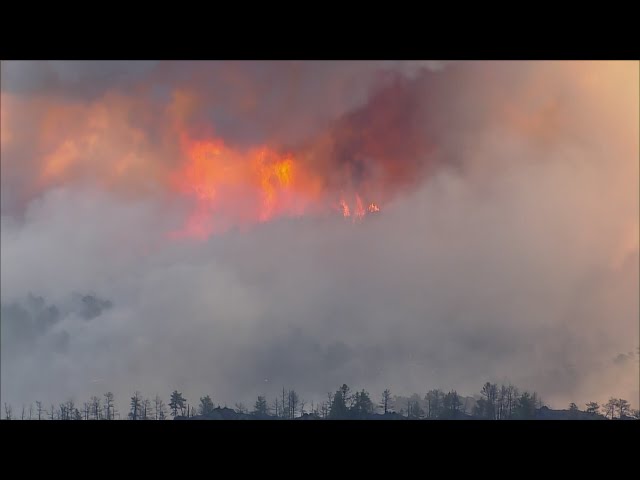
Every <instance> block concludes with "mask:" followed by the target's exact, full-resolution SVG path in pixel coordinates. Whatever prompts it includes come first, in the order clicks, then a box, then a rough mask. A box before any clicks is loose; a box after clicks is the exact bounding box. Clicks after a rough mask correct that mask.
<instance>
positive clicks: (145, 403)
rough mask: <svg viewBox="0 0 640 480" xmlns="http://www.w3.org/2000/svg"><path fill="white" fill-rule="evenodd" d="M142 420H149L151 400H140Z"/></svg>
mask: <svg viewBox="0 0 640 480" xmlns="http://www.w3.org/2000/svg"><path fill="white" fill-rule="evenodd" d="M142 420H151V400H149V399H148V398H145V399H144V400H142Z"/></svg>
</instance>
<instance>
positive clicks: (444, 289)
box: [0, 62, 640, 408]
mask: <svg viewBox="0 0 640 480" xmlns="http://www.w3.org/2000/svg"><path fill="white" fill-rule="evenodd" d="M223 67H224V68H223ZM77 68H78V66H77V65H54V66H53V67H52V66H43V65H35V66H34V65H27V66H25V65H20V66H18V65H16V64H13V63H3V68H2V80H3V82H2V88H3V95H20V96H23V97H24V96H26V97H29V96H34V97H37V96H38V95H45V94H46V95H57V96H61V97H64V96H65V95H68V96H69V97H70V98H72V100H69V101H73V102H82V101H85V100H86V99H87V98H96V96H97V97H99V96H100V95H101V94H102V93H103V92H104V91H106V90H113V89H116V90H117V89H136V88H141V87H140V85H146V83H150V82H153V81H157V80H158V78H160V79H162V80H163V81H164V82H165V84H168V85H170V84H171V83H172V82H174V83H175V84H176V85H178V84H180V85H183V84H188V83H189V82H191V83H192V84H197V85H202V84H203V83H207V81H208V79H217V81H218V82H219V83H218V87H216V88H217V89H216V88H214V87H212V89H211V95H212V97H219V96H223V97H224V96H225V95H224V91H223V92H221V91H220V89H222V88H223V87H224V85H226V84H227V83H225V82H231V80H230V79H235V80H237V81H238V82H239V83H237V84H234V85H236V86H235V87H234V88H235V89H237V91H240V90H243V89H246V92H245V91H244V90H243V91H242V92H240V93H237V92H236V93H237V95H238V97H242V98H246V95H248V93H247V92H250V93H251V99H252V100H251V101H253V102H256V104H257V105H258V106H257V107H255V108H254V109H251V113H250V114H249V113H247V114H246V115H247V117H246V118H245V117H244V116H243V115H244V113H243V109H242V107H241V106H238V105H236V104H235V103H234V102H237V103H242V102H241V101H240V100H239V99H235V100H234V99H233V98H232V97H233V93H234V92H235V90H234V91H230V94H229V95H228V96H227V97H228V99H227V101H228V105H225V104H224V102H223V104H222V106H221V107H220V109H219V110H216V109H214V110H215V115H214V118H213V119H212V122H213V123H214V125H216V127H217V132H218V133H220V134H226V135H228V136H229V137H231V138H232V140H230V141H236V142H239V143H246V142H253V141H256V142H258V141H264V140H266V139H277V141H278V142H280V143H282V144H290V145H304V144H305V142H311V143H313V142H314V139H316V138H320V137H322V136H323V135H327V133H326V132H335V131H336V130H335V129H336V128H338V127H336V125H338V126H340V125H348V127H349V129H352V130H355V131H357V130H358V126H359V125H373V124H375V125H374V127H372V128H373V131H374V132H376V133H377V134H379V135H380V136H382V135H384V133H385V132H387V131H388V132H387V133H388V134H389V135H392V137H391V138H392V140H388V139H387V140H385V141H382V140H380V143H378V142H374V143H373V144H370V143H368V144H367V145H375V147H371V148H370V149H369V150H367V149H368V148H369V147H361V146H360V144H359V143H358V142H360V141H361V140H358V141H356V142H355V143H354V142H353V141H352V139H354V138H356V139H360V138H362V137H358V136H357V135H355V136H354V135H351V136H349V135H347V136H340V137H339V139H338V140H336V143H335V145H338V146H340V147H341V148H340V150H339V151H340V152H341V153H342V154H344V155H346V156H347V157H348V158H353V157H354V156H356V155H357V154H358V152H360V151H362V149H363V148H364V149H365V150H366V152H365V153H369V154H371V155H375V154H376V153H379V152H380V151H382V152H383V153H384V156H385V161H386V157H387V156H388V154H389V148H391V146H393V147H394V148H395V147H397V148H398V149H399V148H400V146H401V145H402V143H403V139H404V138H406V145H405V146H406V148H405V149H404V150H402V149H399V150H398V155H399V157H401V158H400V160H402V161H405V163H404V165H411V163H410V162H409V159H412V160H413V161H415V163H416V165H420V167H421V169H420V170H419V171H418V169H417V168H416V169H415V171H416V176H415V181H414V180H413V177H411V172H409V171H405V170H403V171H402V172H401V173H402V175H401V176H398V177H396V178H394V179H391V180H390V182H391V181H396V183H397V184H398V185H400V188H399V189H396V190H394V192H395V194H394V195H393V196H390V198H389V199H388V201H387V203H386V204H384V205H383V208H382V211H381V212H380V214H379V215H375V216H371V217H369V218H367V221H365V222H363V223H359V224H354V223H352V222H349V221H345V220H344V219H342V218H340V217H336V218H325V217H313V216H311V217H304V218H301V219H287V218H282V219H279V220H274V221H272V222H269V223H265V224H260V225H257V226H254V227H253V228H251V229H250V230H249V231H242V232H241V231H231V232H229V233H226V234H224V235H219V236H213V237H211V238H210V239H209V240H208V241H206V242H202V243H198V242H188V241H185V242H168V241H165V238H166V232H167V231H168V230H169V229H171V228H172V227H173V226H175V225H176V223H177V222H178V219H179V218H180V215H181V214H182V211H181V209H180V206H179V205H178V204H177V203H178V202H176V204H175V205H174V204H173V203H172V202H171V201H170V200H168V199H167V196H166V195H160V194H155V193H154V194H149V195H146V196H137V197H131V196H126V195H121V194H119V192H115V191H109V190H105V189H101V188H98V187H96V186H95V185H94V184H92V183H89V182H75V181H74V182H71V181H69V182H68V183H66V184H64V183H63V184H57V185H55V186H53V187H51V188H46V189H44V190H42V191H38V192H37V194H33V195H31V194H30V195H22V194H21V193H20V192H17V190H16V189H15V188H13V187H11V186H10V185H9V184H8V182H9V180H8V179H9V178H11V179H12V180H15V181H18V180H20V179H25V178H28V177H29V175H30V173H33V172H32V171H31V170H32V169H33V167H32V166H34V165H37V164H38V162H37V161H36V160H35V157H33V156H37V154H38V153H37V152H34V151H33V148H32V146H31V145H29V144H27V143H20V142H18V140H20V141H22V140H24V139H28V138H30V137H31V136H32V137H34V138H35V137H37V136H38V134H39V133H38V131H37V127H36V126H27V125H24V124H22V123H20V122H13V123H12V122H11V121H9V126H8V127H7V129H8V130H7V131H8V132H10V133H11V141H7V143H6V144H5V143H4V142H3V144H2V157H3V158H2V169H3V170H2V174H3V175H2V189H3V190H5V188H7V192H10V193H7V192H3V195H2V224H1V228H2V231H1V241H2V244H1V247H2V248H1V251H0V253H1V255H0V260H1V272H0V273H1V281H2V284H1V285H2V290H1V301H2V311H1V315H2V317H1V322H2V324H1V325H2V346H1V347H2V352H1V353H2V365H1V368H2V372H1V373H2V378H1V382H2V385H1V387H2V401H3V402H10V403H13V404H14V405H20V404H22V403H27V404H28V403H30V402H33V401H35V400H42V401H43V402H45V404H47V403H49V402H59V401H65V400H67V399H69V398H73V399H75V401H76V402H82V401H86V400H87V399H88V397H89V396H91V395H101V394H102V393H105V392H106V391H108V390H111V391H113V392H114V393H115V394H116V399H117V400H118V401H119V404H120V405H121V408H124V406H125V404H126V399H127V397H128V396H130V395H131V393H132V392H133V391H134V390H140V391H141V392H143V394H145V395H147V396H153V395H155V394H156V393H159V394H161V395H162V396H163V397H165V400H166V399H167V398H168V395H169V393H170V392H171V391H172V390H173V389H178V390H181V391H183V393H184V394H185V396H186V397H187V398H188V399H189V400H190V401H191V402H192V403H194V404H195V403H196V402H197V397H199V396H202V395H205V394H211V395H212V396H213V398H214V401H215V402H216V403H221V404H224V403H225V402H226V403H229V404H230V405H231V404H233V403H235V402H236V401H243V402H245V403H247V404H249V403H250V402H251V401H252V399H253V398H254V397H255V396H256V395H258V394H262V393H266V394H267V395H268V396H273V395H274V394H276V392H277V391H278V390H280V389H281V388H282V387H283V386H284V387H287V388H295V389H296V390H297V391H298V392H299V393H300V394H301V395H302V397H304V398H305V399H307V400H322V399H324V398H325V396H326V392H327V391H330V390H335V389H336V388H337V387H338V386H339V385H341V384H342V383H347V384H349V385H350V386H352V387H355V388H366V389H368V390H369V391H371V392H373V393H374V394H375V395H376V396H377V395H378V394H379V392H381V391H382V390H383V389H384V388H387V387H389V388H391V389H392V391H394V392H395V393H397V394H409V393H413V392H418V393H425V392H426V391H427V390H428V389H431V388H443V389H451V388H455V389H457V390H458V391H459V392H461V393H464V394H471V393H474V392H476V391H478V390H479V389H480V387H481V385H482V383H484V382H485V381H497V382H500V381H511V382H513V383H515V384H516V385H519V386H521V387H522V388H528V389H532V390H536V391H537V392H539V393H540V394H541V395H542V398H543V399H544V400H545V401H547V402H549V403H550V404H551V405H553V406H558V407H565V406H566V405H567V404H568V403H569V402H571V401H574V402H576V403H578V404H579V405H580V406H582V404H583V403H585V402H587V401H591V400H596V401H606V400H607V399H608V398H609V397H610V396H616V397H621V398H627V399H628V400H629V401H631V403H632V405H633V406H634V407H635V408H637V406H638V396H639V385H638V382H639V380H638V379H639V375H640V373H639V358H638V352H639V349H638V347H639V335H640V334H639V328H638V318H639V300H638V289H639V282H638V273H639V272H638V263H639V253H638V252H639V250H638V217H639V198H638V195H639V194H638V191H639V180H638V154H639V150H638V149H639V147H638V128H639V126H638V107H637V105H638V88H637V87H638V68H637V64H625V63H615V62H614V63H602V62H601V63H536V62H533V63H489V62H487V63H483V62H476V63H454V64H451V65H446V64H444V65H441V64H433V63H427V64H425V65H422V64H400V63H398V64H396V63H388V64H387V63H381V64H376V63H370V62H366V63H365V62H363V63H362V64H359V63H348V62H335V63H318V64H313V63H311V64H307V63H292V64H288V63H287V64H284V65H280V64H268V63H262V64H260V63H258V64H235V65H232V68H231V67H229V66H228V65H226V66H225V65H213V66H211V65H209V66H208V65H206V64H186V65H183V66H182V67H181V68H178V66H176V65H172V64H164V63H159V64H155V63H154V64H145V65H139V66H133V65H130V64H126V63H125V64H124V65H123V64H120V65H113V66H111V67H110V68H109V69H106V70H103V67H102V66H101V65H92V66H85V67H83V68H81V69H78V70H75V69H77ZM240 71H242V74H240V73H238V72H240ZM25 72H26V73H25ZM38 72H40V73H38ZM74 72H75V73H74ZM230 72H231V73H230ZM296 72H297V73H296ZM390 72H392V74H393V77H394V78H396V79H397V78H402V79H403V80H402V82H406V83H405V85H406V88H405V87H403V89H402V91H401V92H398V95H399V100H398V102H403V103H401V105H400V107H398V105H396V104H394V98H393V89H391V90H389V89H388V88H389V87H388V86H389V82H387V80H385V79H386V76H387V75H389V74H390ZM25 75H26V76H27V77H28V78H30V79H31V81H30V83H28V84H27V83H25V82H23V81H22V80H21V78H22V76H25ZM398 76H399V77H398ZM246 78H249V79H251V81H249V80H247V81H246V83H242V82H241V81H240V80H239V79H246ZM279 78H286V79H287V81H288V82H289V83H288V85H289V86H290V85H291V82H293V80H291V78H295V79H296V80H295V82H293V83H295V84H296V86H297V87H296V89H295V90H292V91H293V92H294V93H292V94H291V95H290V96H289V97H288V98H287V101H286V102H285V103H282V102H283V97H282V95H284V96H285V97H286V95H285V93H286V92H285V91H284V90H282V91H278V90H277V88H279V87H274V89H276V90H274V91H275V93H273V94H272V95H270V94H269V92H268V91H267V90H265V91H264V92H263V91H262V90H260V88H265V89H266V87H260V86H259V85H265V84H266V85H276V84H277V83H278V82H277V80H278V79H279ZM393 81H394V82H395V81H396V80H393ZM252 82H253V83H252ZM265 82H266V83H265ZM332 82H333V83H332ZM232 83H233V82H232ZM335 84H340V88H338V87H336V86H335ZM20 85H22V87H20V88H18V86H20ZM84 85H86V87H85V89H84V90H83V88H82V86H84ZM256 85H258V86H256ZM358 85H361V86H362V88H359V89H358V88H356V86H358ZM376 85H382V86H380V87H379V89H377V87H376ZM27 87H28V88H27ZM384 88H387V90H386V91H387V92H388V93H387V95H391V97H389V98H386V97H383V98H384V101H382V102H383V107H381V108H380V109H377V108H375V107H371V105H373V104H374V100H373V99H375V98H377V99H378V100H376V101H378V102H381V100H379V99H380V96H379V95H378V96H376V93H375V92H379V91H381V90H380V89H384ZM160 90H161V89H160ZM72 91H73V92H75V93H74V94H72V93H71V92H72ZM161 93H162V92H161V91H160V93H158V95H160V94H161ZM74 95H75V96H74ZM229 98H230V99H229ZM384 102H388V103H384ZM368 107H371V110H372V111H371V115H375V114H376V113H380V112H383V113H384V112H387V113H388V112H389V110H391V111H392V113H393V115H394V116H393V117H392V118H395V119H396V120H394V121H389V119H388V118H387V119H385V120H380V123H375V120H372V119H371V118H362V113H361V112H365V113H366V112H367V111H368V110H367V108H368ZM247 108H248V107H247ZM398 108H405V109H407V110H408V111H410V112H411V116H407V117H403V116H402V115H401V113H402V112H396V109H398ZM3 109H5V107H3ZM308 111H309V112H314V115H311V114H309V115H307V112H308ZM225 112H226V113H225ZM358 112H360V113H358ZM11 114H12V112H11V111H8V109H5V111H3V118H9V119H11ZM225 115H226V117H225ZM249 117H250V119H249ZM396 117H397V118H396ZM310 118H313V119H314V120H313V121H311V120H309V119H310ZM296 119H300V120H299V122H296V121H295V120H296ZM372 122H373V123H372ZM18 128H20V129H29V128H30V129H31V130H28V131H19V132H18V131H17V129H18ZM394 128H397V129H398V130H397V131H392V130H393V129H394ZM329 135H332V136H333V137H332V138H338V137H336V134H335V133H330V134H329ZM345 135H346V134H345ZM403 135H405V137H403ZM16 139H18V140H16ZM423 140H424V144H423ZM367 141H368V142H371V139H368V140H367ZM16 142H18V143H17V144H16ZM300 148H302V147H300ZM376 148H377V149H376ZM353 149H355V150H357V152H354V151H353ZM332 151H334V152H335V151H336V150H335V149H334V150H332ZM27 152H28V154H27ZM414 156H417V158H414ZM26 157H28V158H30V161H27V162H25V163H21V164H17V162H18V160H17V159H22V158H26ZM32 157H33V158H32ZM14 159H16V160H14ZM163 161H164V160H163ZM340 161H341V160H340V159H336V158H332V159H328V160H327V162H328V163H332V162H340ZM12 162H15V163H12ZM407 162H409V163H407ZM30 169H31V170H30ZM418 174H419V175H418ZM407 176H409V177H410V178H409V180H411V181H408V180H407V178H408V177H407ZM398 179H400V180H402V181H399V180H398ZM378 180H379V182H380V183H381V184H382V183H384V178H381V179H378ZM20 181H21V180H20ZM25 181H26V180H25Z"/></svg>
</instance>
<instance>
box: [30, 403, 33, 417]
mask: <svg viewBox="0 0 640 480" xmlns="http://www.w3.org/2000/svg"><path fill="white" fill-rule="evenodd" d="M32 416H33V403H30V404H29V420H31V417H32Z"/></svg>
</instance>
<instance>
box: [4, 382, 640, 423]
mask: <svg viewBox="0 0 640 480" xmlns="http://www.w3.org/2000/svg"><path fill="white" fill-rule="evenodd" d="M168 400H169V402H168V403H167V404H165V402H164V401H163V400H162V398H161V397H160V396H159V395H156V396H155V397H154V398H153V399H151V398H145V397H143V395H142V394H141V393H140V392H139V391H135V392H134V393H133V395H132V396H131V397H130V398H129V405H128V409H127V411H125V412H123V413H122V414H121V412H120V411H119V410H118V408H117V406H116V402H115V396H114V394H113V393H111V392H107V393H105V394H104V395H102V396H92V397H91V398H90V399H89V401H87V402H83V403H82V405H80V404H76V403H75V402H74V401H73V400H69V401H67V402H63V403H60V404H58V405H50V406H44V405H43V404H42V402H40V401H36V402H35V406H34V405H33V404H31V405H29V407H28V408H25V406H24V405H23V406H22V410H21V413H20V414H14V412H13V409H12V407H11V406H10V405H8V404H7V403H5V404H4V419H5V420H17V419H19V420H122V419H128V420H167V419H169V418H173V419H187V418H193V417H203V418H207V417H212V416H214V415H215V414H216V412H220V411H222V410H225V411H227V412H229V411H230V412H232V413H233V414H234V415H236V417H231V418H247V419H250V418H254V419H285V420H293V419H296V418H309V419H327V420H346V419H370V418H373V417H376V416H378V417H380V416H382V417H385V418H386V417H389V418H397V419H401V418H408V419H413V420H419V419H427V420H449V419H452V420H455V419H462V418H467V419H486V420H527V419H535V418H537V417H536V415H537V412H540V411H541V410H543V409H544V408H547V409H548V407H546V406H545V405H544V404H543V402H542V399H541V398H540V396H539V395H538V394H537V393H536V392H529V391H526V390H524V391H520V389H518V388H517V387H515V386H513V385H511V384H509V385H504V384H503V385H498V384H495V383H491V382H486V383H485V384H484V385H483V386H482V388H481V390H480V393H479V395H477V396H475V397H474V401H473V406H472V407H468V406H467V400H468V398H463V397H461V396H460V395H459V394H458V392H456V391H455V390H450V391H448V392H444V391H443V390H440V389H433V390H429V391H428V392H427V393H426V395H424V397H421V396H419V395H413V396H412V397H410V398H409V399H406V400H404V401H403V400H400V399H399V397H394V396H393V395H392V394H391V391H390V390H389V389H386V390H384V391H383V392H382V394H381V396H380V400H379V401H378V402H374V400H372V398H371V395H370V394H369V392H367V391H366V390H364V389H362V390H359V391H358V390H355V391H352V390H351V388H350V387H349V386H347V385H346V384H343V385H342V386H341V387H340V388H338V389H337V390H336V391H335V392H329V393H328V394H327V397H326V400H324V401H322V402H317V403H314V402H313V401H312V402H309V403H307V402H305V401H304V399H302V398H301V397H300V395H299V394H298V393H297V392H296V391H295V390H286V389H285V388H283V389H282V392H281V393H279V394H278V395H277V396H275V398H273V400H272V401H271V402H269V401H267V398H266V396H265V395H258V397H257V399H256V401H255V404H254V405H253V408H252V409H249V408H247V407H246V406H245V405H244V404H242V403H236V404H235V406H234V408H233V409H230V408H229V407H227V406H226V405H225V406H224V407H221V406H220V405H217V406H216V405H215V404H214V402H213V399H212V398H211V396H210V395H205V396H204V397H200V399H199V401H198V403H197V406H195V407H194V406H193V405H192V404H190V403H189V402H188V401H187V399H186V398H185V397H184V395H183V394H182V393H181V392H179V391H177V390H174V391H173V392H172V393H171V395H170V397H169V399H168ZM563 412H566V418H567V419H584V418H606V419H611V420H614V419H631V418H635V419H640V411H638V410H632V409H631V405H630V403H629V402H628V401H627V400H624V399H620V398H610V399H609V401H608V402H607V403H605V404H604V405H599V404H598V403H597V402H588V403H586V404H585V409H584V410H580V409H579V407H578V405H576V404H575V403H571V404H570V405H569V407H568V409H567V410H564V411H563ZM585 415H586V417H585Z"/></svg>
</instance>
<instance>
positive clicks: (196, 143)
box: [170, 136, 380, 240]
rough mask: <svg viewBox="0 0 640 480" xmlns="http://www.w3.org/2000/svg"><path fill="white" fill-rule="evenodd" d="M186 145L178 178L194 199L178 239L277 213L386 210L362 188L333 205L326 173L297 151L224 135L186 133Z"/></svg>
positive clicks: (179, 187) (357, 215)
mask: <svg viewBox="0 0 640 480" xmlns="http://www.w3.org/2000/svg"><path fill="white" fill-rule="evenodd" d="M182 150H183V152H184V156H185V160H184V162H183V165H182V167H181V168H180V169H179V170H178V171H176V172H175V173H174V175H173V182H172V183H173V187H174V189H175V190H176V192H177V193H179V194H181V195H184V196H185V197H187V198H188V199H189V201H190V202H191V204H192V209H191V211H190V213H189V214H188V217H187V219H186V221H185V223H184V225H183V226H182V228H181V229H179V230H177V231H174V232H171V234H170V237H171V238H174V239H176V238H191V239H199V240H204V239H206V238H208V237H210V236H211V235H215V234H220V233H224V232H225V231H227V230H229V229H231V228H248V227H250V226H252V225H255V224H259V223H263V222H268V221H270V220H273V219H276V218H283V217H291V218H295V217H301V216H304V215H322V214H324V215H326V214H331V213H332V212H335V211H337V212H339V213H341V214H342V216H343V217H345V218H351V219H352V220H353V221H354V222H356V221H361V220H362V219H363V218H364V217H365V215H367V213H373V212H379V211H380V208H379V207H378V206H377V205H376V204H375V203H370V204H369V206H368V208H365V207H364V203H363V200H362V198H361V197H360V195H359V194H357V193H356V194H354V195H353V199H352V201H351V202H350V203H349V202H348V201H347V200H346V199H345V197H344V196H343V197H341V198H340V200H339V203H338V205H337V206H335V205H334V206H332V205H333V202H332V201H331V198H330V197H331V195H330V194H328V193H326V192H325V191H324V190H323V186H324V179H323V178H322V176H321V175H320V174H318V173H315V172H313V171H311V170H310V169H308V168H305V167H304V165H303V163H302V162H300V161H299V160H298V159H296V157H295V156H294V155H293V154H291V153H279V152H276V151H274V150H273V149H270V148H268V147H257V148H250V149H247V150H246V151H238V150H235V149H233V148H231V147H229V146H227V145H226V144H225V142H224V141H223V140H221V139H212V140H192V139H189V138H187V137H186V136H183V138H182ZM349 198H351V197H349ZM352 212H353V213H352ZM334 214H335V213H334Z"/></svg>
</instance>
